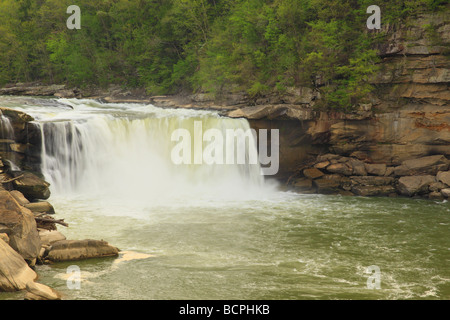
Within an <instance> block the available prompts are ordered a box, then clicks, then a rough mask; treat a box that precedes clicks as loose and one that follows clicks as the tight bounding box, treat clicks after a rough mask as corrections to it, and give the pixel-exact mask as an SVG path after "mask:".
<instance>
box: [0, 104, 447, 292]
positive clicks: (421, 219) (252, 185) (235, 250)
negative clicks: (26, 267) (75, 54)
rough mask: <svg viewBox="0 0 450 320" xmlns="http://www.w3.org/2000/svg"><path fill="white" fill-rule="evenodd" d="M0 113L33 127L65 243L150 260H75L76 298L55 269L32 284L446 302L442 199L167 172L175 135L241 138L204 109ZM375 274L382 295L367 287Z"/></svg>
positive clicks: (73, 107) (231, 124)
mask: <svg viewBox="0 0 450 320" xmlns="http://www.w3.org/2000/svg"><path fill="white" fill-rule="evenodd" d="M0 105H2V106H6V107H9V108H14V109H17V110H20V111H24V112H26V113H28V114H30V115H32V116H33V117H34V119H35V124H36V125H37V126H39V127H40V128H41V134H42V140H43V141H44V143H43V144H42V171H43V173H44V174H45V175H46V179H47V180H48V181H50V182H51V183H52V185H51V190H52V196H51V198H50V200H49V201H50V202H51V203H52V205H53V206H54V207H55V210H56V213H57V216H58V218H64V219H65V221H67V222H68V223H69V224H70V227H69V228H64V229H62V228H61V229H60V231H62V232H63V233H64V235H65V236H67V238H68V239H92V238H94V239H95V238H96V239H104V240H106V241H108V242H110V243H111V244H113V245H114V246H117V247H118V248H120V249H121V250H123V251H128V250H131V251H136V252H139V253H145V254H146V255H147V256H151V257H150V258H146V259H143V260H136V261H124V260H126V259H117V261H114V262H112V261H111V260H109V259H106V260H101V261H92V260H91V261H77V262H73V263H74V264H76V265H78V266H79V267H80V269H81V273H82V276H81V278H82V283H81V290H69V289H68V287H67V281H66V280H67V276H68V274H67V273H66V270H65V266H67V264H62V265H54V266H51V267H49V266H45V267H43V268H45V271H44V270H42V271H40V272H39V275H40V277H41V279H40V281H42V283H44V284H47V285H50V286H51V287H52V288H54V289H56V290H58V291H59V292H62V293H64V294H65V295H66V296H67V297H69V298H70V299H99V298H100V299H112V298H114V299H201V300H203V299H219V300H220V299H254V300H267V299H418V298H420V299H421V298H425V299H446V298H448V297H449V296H450V289H449V286H448V284H449V272H448V270H449V269H448V252H449V248H450V243H449V237H448V226H449V225H450V218H449V217H450V207H449V203H448V202H446V201H444V202H442V201H428V200H418V199H402V198H376V197H370V198H367V197H341V196H331V195H329V196H321V195H299V194H297V193H293V192H285V191H280V190H278V188H276V186H272V185H270V183H269V182H270V180H269V179H267V180H264V179H263V176H261V175H260V169H261V168H260V167H259V165H249V164H225V165H221V164H214V165H209V164H206V163H203V164H181V165H177V164H176V162H174V161H173V159H172V158H171V153H172V151H173V150H174V146H176V145H177V143H179V142H176V141H172V139H171V134H172V133H173V132H174V130H176V129H180V128H184V129H186V131H187V132H189V133H190V135H191V136H192V137H194V136H195V134H196V133H197V134H198V133H199V132H198V131H199V125H198V124H200V123H201V127H202V129H203V132H206V131H207V130H208V129H210V128H214V129H217V130H218V131H219V132H222V133H223V132H224V131H226V130H228V129H242V130H246V129H248V123H247V122H246V121H245V120H237V119H227V118H222V117H220V116H218V115H217V114H215V113H214V112H207V111H193V110H180V109H179V110H173V109H159V108H155V107H153V106H151V105H142V104H135V105H131V104H130V105H129V104H101V103H98V102H95V101H93V100H65V99H60V100H55V99H36V98H26V97H1V96H0ZM6 124H7V122H6V121H3V122H2V125H3V126H2V128H6V127H7V126H5V125H6ZM196 124H197V126H196ZM204 136H206V134H205V135H204ZM227 143H228V141H227ZM205 145H209V143H205ZM227 146H228V145H227ZM250 146H253V147H254V145H253V143H250ZM191 147H192V151H193V150H194V149H195V144H193V145H191ZM224 149H226V148H224ZM205 150H206V148H205ZM251 150H253V149H251V148H250V147H249V149H248V150H247V151H248V152H249V153H250V151H251ZM260 151H261V148H260ZM261 154H263V153H261ZM192 155H194V153H192ZM246 156H247V157H249V154H246ZM204 160H205V159H204ZM262 163H263V162H262ZM122 258H124V257H122ZM373 265H375V266H378V267H379V268H380V270H381V290H369V289H368V288H367V283H368V282H367V280H368V277H369V276H370V275H369V274H366V270H367V267H369V266H373ZM37 268H40V266H37ZM3 297H4V295H3V296H2V294H1V293H0V300H1V299H3ZM20 298H23V297H20Z"/></svg>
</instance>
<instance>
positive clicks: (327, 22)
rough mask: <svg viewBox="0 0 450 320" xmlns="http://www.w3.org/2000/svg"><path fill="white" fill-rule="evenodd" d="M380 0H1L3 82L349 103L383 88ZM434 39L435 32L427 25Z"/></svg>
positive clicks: (413, 7)
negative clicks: (317, 97) (72, 19)
mask: <svg viewBox="0 0 450 320" xmlns="http://www.w3.org/2000/svg"><path fill="white" fill-rule="evenodd" d="M372 2H373V1H371V0H98V1H91V0H77V1H76V4H77V5H78V6H79V7H80V8H81V29H80V30H68V29H67V27H66V20H67V18H68V16H69V15H68V14H67V13H66V9H67V7H68V6H69V5H71V4H73V1H71V0H37V1H34V0H0V83H2V84H5V83H8V82H18V81H34V80H39V81H44V82H48V83H59V82H61V83H68V84H70V85H74V86H87V85H100V86H106V85H108V84H121V85H123V86H135V87H145V88H146V89H147V91H148V92H149V93H151V94H167V93H177V92H180V91H190V92H192V91H204V92H208V93H212V94H215V95H221V94H224V93H227V92H234V91H244V92H247V93H248V94H249V96H250V97H252V98H255V99H256V98H257V97H259V96H261V95H265V94H269V93H274V92H275V93H277V94H283V93H284V92H286V90H287V88H289V87H298V86H304V87H310V88H314V89H315V90H318V91H320V92H321V96H322V98H323V99H322V100H323V104H324V105H325V106H326V107H327V108H330V107H331V108H339V109H344V110H346V109H349V108H350V107H351V106H352V105H354V104H355V103H357V102H358V101H360V100H361V99H364V97H365V96H367V94H368V93H369V92H370V91H371V90H372V89H373V88H372V87H371V86H370V83H369V81H368V79H369V78H370V76H371V75H372V74H373V73H375V72H376V70H377V69H376V63H377V57H376V53H375V51H373V50H372V47H373V45H374V44H376V43H377V42H379V41H380V39H383V35H382V34H381V33H367V31H366V28H365V23H366V19H367V17H368V15H367V13H366V8H367V7H368V6H369V5H371V4H374V3H372ZM377 2H378V3H377V5H379V6H380V7H381V10H382V23H387V22H389V23H391V22H397V21H399V19H404V18H405V17H407V16H414V15H417V14H419V13H421V12H425V11H436V10H441V9H442V8H443V7H444V6H445V4H446V2H447V1H445V0H379V1H377ZM426 32H427V33H428V34H429V36H430V37H432V38H433V39H434V37H435V36H436V33H435V32H433V29H432V28H431V27H428V28H427V31H426Z"/></svg>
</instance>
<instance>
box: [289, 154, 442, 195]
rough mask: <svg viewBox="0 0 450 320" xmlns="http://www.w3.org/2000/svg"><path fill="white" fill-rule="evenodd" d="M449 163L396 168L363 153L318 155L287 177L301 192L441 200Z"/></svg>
mask: <svg viewBox="0 0 450 320" xmlns="http://www.w3.org/2000/svg"><path fill="white" fill-rule="evenodd" d="M449 164H450V161H449V160H448V159H447V158H446V157H445V156H444V155H434V156H427V157H422V158H417V159H411V160H405V161H403V162H402V164H401V165H399V166H389V165H386V164H385V163H372V162H371V161H370V159H369V158H367V155H365V154H364V153H363V152H359V153H358V152H355V153H353V154H352V155H351V156H350V157H343V156H340V155H337V154H325V155H320V156H318V157H317V158H315V159H312V160H311V161H309V162H307V163H305V164H304V165H303V166H302V167H300V168H299V170H298V171H297V172H296V173H295V174H294V175H293V176H291V177H290V179H289V181H288V185H289V186H290V187H292V188H294V189H295V190H298V191H299V192H303V193H321V194H341V195H350V196H351V195H357V196H366V197H367V196H389V197H396V196H405V197H420V198H428V199H432V200H444V199H447V198H448V197H449V196H450V171H448V169H449Z"/></svg>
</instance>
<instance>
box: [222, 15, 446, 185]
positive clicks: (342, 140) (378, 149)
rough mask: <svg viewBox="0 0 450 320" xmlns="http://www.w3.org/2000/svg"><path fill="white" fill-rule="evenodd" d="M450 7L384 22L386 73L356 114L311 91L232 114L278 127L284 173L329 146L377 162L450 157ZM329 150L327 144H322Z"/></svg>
mask: <svg viewBox="0 0 450 320" xmlns="http://www.w3.org/2000/svg"><path fill="white" fill-rule="evenodd" d="M447 14H448V11H445V12H441V13H435V14H425V15H422V16H419V17H416V18H414V19H411V20H410V21H408V22H407V23H406V24H403V25H398V26H384V30H383V31H385V32H386V33H387V40H386V41H385V42H383V44H380V45H379V46H378V52H379V56H380V58H381V62H380V63H379V66H380V71H379V72H378V74H377V75H375V76H374V77H373V78H372V79H371V83H372V84H373V85H374V87H375V90H374V91H373V93H372V94H371V95H370V97H368V100H369V101H370V102H369V103H366V104H361V105H358V106H354V111H353V112H351V113H341V112H320V111H317V110H315V109H314V105H315V103H316V101H317V99H320V95H318V93H317V92H314V91H313V90H311V89H306V88H304V89H302V88H299V89H295V90H291V91H289V92H288V95H287V97H284V98H283V99H281V100H283V101H280V99H278V100H277V99H267V100H268V103H265V104H264V101H261V102H262V103H263V104H262V105H258V106H244V107H240V108H238V109H237V110H233V111H231V112H228V115H229V116H231V117H237V118H238V117H245V118H247V119H249V121H250V123H251V125H252V126H253V127H254V128H257V129H259V128H267V129H271V128H278V129H280V135H281V137H280V139H281V141H280V148H281V150H280V155H281V156H280V166H281V167H282V169H283V170H282V171H280V178H285V177H286V175H289V173H292V172H296V171H297V168H298V166H300V165H301V164H302V163H303V162H305V161H307V160H310V158H311V157H313V158H314V157H315V156H317V155H318V154H325V153H327V152H330V153H334V154H338V155H341V156H349V155H350V154H352V153H353V152H359V153H360V154H361V155H362V156H363V157H365V158H366V159H367V160H368V161H369V162H371V163H374V164H376V163H379V164H385V165H388V166H398V165H400V164H401V163H402V162H403V161H405V160H409V159H417V158H420V157H424V156H429V155H445V156H447V158H448V157H450V104H449V102H450V90H449V82H450V61H449V57H448V53H449V50H450V49H449V46H450V23H449V19H448V16H447ZM324 149H326V150H324Z"/></svg>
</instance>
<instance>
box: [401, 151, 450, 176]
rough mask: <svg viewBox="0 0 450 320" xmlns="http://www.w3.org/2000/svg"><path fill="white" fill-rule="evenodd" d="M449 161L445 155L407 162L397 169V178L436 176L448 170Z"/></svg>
mask: <svg viewBox="0 0 450 320" xmlns="http://www.w3.org/2000/svg"><path fill="white" fill-rule="evenodd" d="M448 165H449V161H448V160H447V158H446V157H445V156H443V155H436V156H428V157H422V158H418V159H412V160H405V161H403V162H402V165H401V166H398V167H396V168H395V170H394V172H395V175H396V176H412V175H418V174H422V175H423V174H431V175H436V174H437V173H438V172H439V171H446V170H447V169H448Z"/></svg>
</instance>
